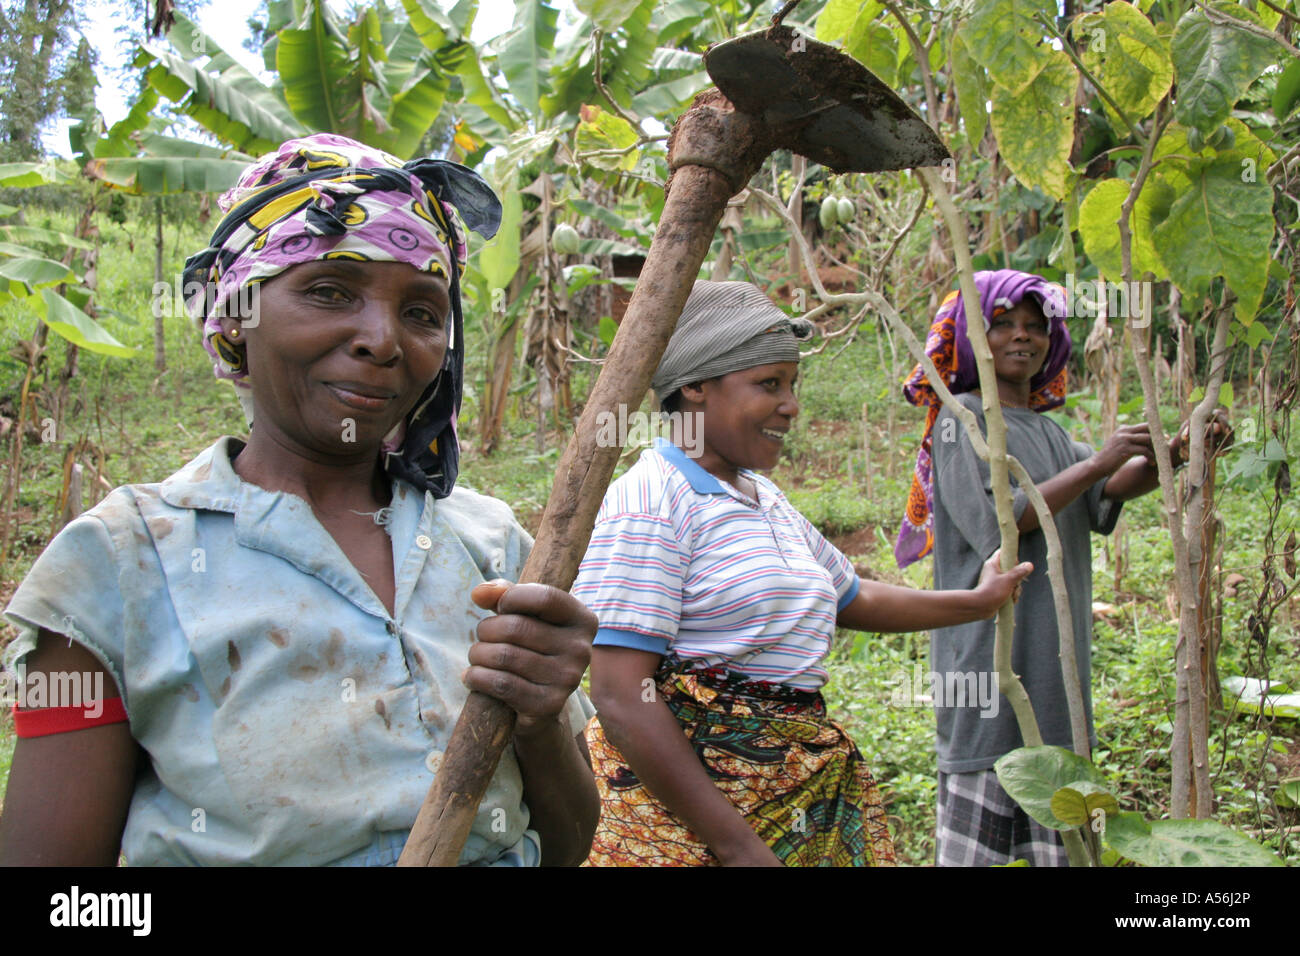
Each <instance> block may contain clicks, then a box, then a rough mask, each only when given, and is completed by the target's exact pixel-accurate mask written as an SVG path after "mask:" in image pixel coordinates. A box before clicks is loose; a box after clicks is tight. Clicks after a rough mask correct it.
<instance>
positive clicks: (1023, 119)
mask: <svg viewBox="0 0 1300 956" xmlns="http://www.w3.org/2000/svg"><path fill="white" fill-rule="evenodd" d="M993 76H994V79H995V80H997V78H998V75H997V74H996V73H995V74H993ZM1077 81H1078V75H1077V74H1076V73H1075V71H1074V67H1073V66H1071V65H1070V60H1069V58H1068V57H1067V56H1066V55H1065V54H1064V53H1061V52H1059V51H1057V50H1050V51H1048V52H1047V53H1046V54H1045V55H1044V57H1043V59H1042V68H1041V69H1040V70H1039V71H1038V72H1037V73H1036V74H1034V76H1033V77H1032V78H1031V79H1030V80H1029V81H1028V82H1027V83H1025V84H1024V85H1022V86H1020V87H1019V88H1018V89H1013V88H1011V87H1009V86H1003V85H1002V84H1001V83H996V84H995V85H994V87H993V119H992V123H993V134H994V135H995V136H996V137H997V140H998V148H999V149H1000V150H1001V151H1002V157H1003V158H1004V159H1005V160H1006V161H1007V165H1008V166H1010V167H1011V171H1012V172H1014V173H1015V174H1016V178H1017V179H1019V180H1020V181H1021V182H1022V183H1024V184H1025V185H1026V186H1029V187H1030V188H1037V189H1041V190H1042V191H1043V192H1044V193H1046V194H1047V195H1049V196H1051V197H1052V198H1054V199H1060V198H1062V197H1063V196H1064V195H1065V191H1066V188H1067V186H1068V177H1069V174H1070V145H1071V143H1072V142H1073V141H1074V109H1073V106H1074V87H1075V84H1076V83H1077ZM1061 117H1065V119H1064V120H1061V119H1060V118H1061ZM1045 120H1046V128H1044V121H1045Z"/></svg>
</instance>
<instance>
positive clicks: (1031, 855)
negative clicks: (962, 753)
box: [934, 770, 1070, 866]
mask: <svg viewBox="0 0 1300 956" xmlns="http://www.w3.org/2000/svg"><path fill="white" fill-rule="evenodd" d="M934 843H935V865H936V866H1005V865H1006V864H1008V863H1010V862H1011V861H1012V860H1027V861H1028V862H1029V864H1030V865H1031V866H1069V865H1070V858H1069V856H1068V855H1067V854H1066V852H1065V843H1064V842H1063V841H1062V840H1061V834H1060V833H1058V832H1057V831H1055V830H1049V829H1048V828H1047V827H1045V826H1043V825H1042V824H1040V823H1038V822H1037V821H1035V820H1034V818H1033V817H1031V816H1030V815H1029V814H1027V813H1025V811H1024V810H1022V809H1020V805H1019V804H1018V803H1016V801H1014V800H1012V799H1011V797H1010V795H1008V794H1007V792H1006V791H1005V790H1003V789H1002V785H1001V784H1000V783H998V775H997V773H995V772H994V771H992V770H976V771H973V772H971V773H944V772H943V771H942V770H940V771H939V801H938V823H937V825H936V827H935V831H934Z"/></svg>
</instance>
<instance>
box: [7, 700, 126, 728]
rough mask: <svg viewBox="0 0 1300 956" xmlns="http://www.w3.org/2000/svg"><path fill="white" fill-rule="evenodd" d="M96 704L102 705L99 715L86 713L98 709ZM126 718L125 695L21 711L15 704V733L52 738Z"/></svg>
mask: <svg viewBox="0 0 1300 956" xmlns="http://www.w3.org/2000/svg"><path fill="white" fill-rule="evenodd" d="M96 704H98V705H99V708H98V709H99V711H100V712H99V715H98V716H95V717H88V716H86V711H87V710H93V709H96V707H95V705H96ZM125 721H126V708H125V707H124V706H122V698H121V697H105V698H104V699H103V700H101V701H89V702H87V703H86V704H82V705H81V706H80V707H77V706H73V707H39V708H37V709H35V710H19V709H18V705H17V704H14V733H16V734H17V735H18V736H19V737H48V736H49V735H50V734H66V733H69V732H70V731H73V730H85V729H87V728H88V727H102V726H103V725H104V724H120V723H123V722H125Z"/></svg>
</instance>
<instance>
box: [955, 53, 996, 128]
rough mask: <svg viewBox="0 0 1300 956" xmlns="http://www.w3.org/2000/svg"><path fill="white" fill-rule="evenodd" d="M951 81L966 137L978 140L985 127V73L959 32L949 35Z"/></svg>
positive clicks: (989, 94)
mask: <svg viewBox="0 0 1300 956" xmlns="http://www.w3.org/2000/svg"><path fill="white" fill-rule="evenodd" d="M952 81H953V86H955V87H956V89H957V106H958V107H959V108H960V109H961V119H962V122H963V123H964V124H965V125H966V138H967V139H968V140H969V141H970V142H972V143H978V142H979V141H980V140H982V139H983V138H984V130H985V129H987V128H988V124H989V113H988V106H987V105H986V104H987V103H988V100H989V97H990V96H991V95H992V90H991V89H990V84H989V78H988V74H986V73H985V72H984V70H983V69H981V68H980V65H979V63H978V62H976V60H975V57H974V56H973V55H972V54H971V52H970V47H969V46H967V44H966V39H965V37H964V36H963V35H962V34H961V33H960V32H954V33H953V35H952Z"/></svg>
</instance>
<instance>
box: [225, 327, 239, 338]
mask: <svg viewBox="0 0 1300 956" xmlns="http://www.w3.org/2000/svg"><path fill="white" fill-rule="evenodd" d="M226 337H227V338H231V339H237V338H239V326H235V327H234V328H233V329H231V330H230V332H229V333H228V334H227V336H226Z"/></svg>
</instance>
